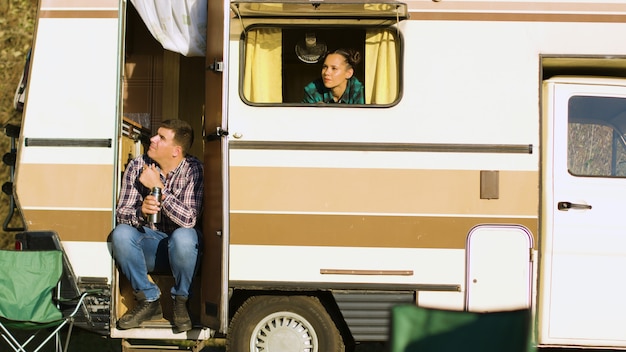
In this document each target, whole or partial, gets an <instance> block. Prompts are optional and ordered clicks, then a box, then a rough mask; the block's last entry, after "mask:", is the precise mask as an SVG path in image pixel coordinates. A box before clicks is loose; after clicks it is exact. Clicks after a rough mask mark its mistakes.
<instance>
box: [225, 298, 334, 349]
mask: <svg viewBox="0 0 626 352" xmlns="http://www.w3.org/2000/svg"><path fill="white" fill-rule="evenodd" d="M226 351H228V352H241V351H278V352H302V351H310V352H344V351H345V346H344V343H343V339H342V338H341V334H340V333H339V330H337V327H336V326H335V324H334V322H333V321H332V319H331V318H330V316H329V315H328V312H327V311H326V309H325V308H324V306H323V305H322V304H321V302H320V301H319V300H318V299H317V298H316V297H309V296H254V297H250V298H248V299H247V300H246V301H245V302H244V303H243V304H242V305H241V307H240V308H239V309H238V310H237V313H235V316H234V317H233V319H232V321H231V323H230V328H229V332H228V339H227V342H226Z"/></svg>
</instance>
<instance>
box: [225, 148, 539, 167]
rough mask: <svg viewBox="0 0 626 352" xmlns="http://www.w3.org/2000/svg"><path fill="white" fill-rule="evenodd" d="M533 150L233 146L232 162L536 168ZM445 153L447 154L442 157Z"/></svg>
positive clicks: (301, 164)
mask: <svg viewBox="0 0 626 352" xmlns="http://www.w3.org/2000/svg"><path fill="white" fill-rule="evenodd" d="M534 149H535V151H534V154H533V155H530V154H486V153H483V154H470V153H424V152H419V153H408V152H396V153H392V152H349V151H284V150H237V149H231V150H230V164H231V166H261V167H262V166H265V167H267V166H274V167H327V168H370V169H414V170H418V169H419V170H422V169H431V170H503V171H508V170H512V171H537V166H538V160H539V159H538V156H537V155H538V152H537V150H536V148H534ZM442 155H445V157H442Z"/></svg>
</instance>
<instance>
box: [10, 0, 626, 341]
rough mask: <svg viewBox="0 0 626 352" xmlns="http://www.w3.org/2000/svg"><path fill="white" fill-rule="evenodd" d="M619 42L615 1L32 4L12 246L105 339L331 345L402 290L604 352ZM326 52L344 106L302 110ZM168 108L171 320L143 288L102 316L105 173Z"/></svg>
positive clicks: (622, 227)
mask: <svg viewBox="0 0 626 352" xmlns="http://www.w3.org/2000/svg"><path fill="white" fill-rule="evenodd" d="M623 38H626V0H552V1H548V0H534V1H527V2H520V1H513V0H485V1H474V0H463V1H462V0H440V1H438V0H434V1H430V0H404V1H402V0H398V1H395V0H376V1H363V0H282V1H281V0H231V1H228V0H204V1H202V0H187V1H180V2H172V4H169V2H161V1H149V0H132V1H125V0H75V1H71V2H68V1H60V0H40V3H39V8H38V13H37V21H36V32H35V33H34V42H33V48H32V56H31V61H30V71H29V79H28V84H27V86H26V100H25V105H24V110H23V115H22V117H23V120H22V122H21V126H20V128H19V136H18V137H17V142H16V157H17V159H16V164H15V174H14V179H13V191H12V196H13V197H14V201H15V204H16V208H17V209H18V211H17V213H18V214H17V215H18V216H19V217H20V218H21V219H22V220H23V224H24V229H23V231H18V232H19V233H17V234H16V237H17V239H18V241H19V244H20V245H21V246H22V248H25V249H28V248H29V247H36V243H38V242H37V239H38V238H39V237H41V236H42V235H45V236H49V237H51V238H52V241H51V243H52V244H53V245H54V246H55V247H57V248H59V249H62V250H63V251H64V253H65V256H66V272H67V275H66V276H67V277H66V279H67V281H69V282H70V286H71V287H72V289H73V290H75V291H81V290H85V289H87V288H94V287H95V288H99V289H101V290H103V292H106V295H105V296H104V297H103V296H99V297H94V298H93V299H92V300H91V301H89V304H87V305H86V306H85V307H84V314H83V316H84V324H83V325H84V327H85V328H88V329H93V330H96V331H100V332H102V333H103V334H108V335H110V336H111V337H113V338H119V339H122V341H123V343H125V345H124V348H125V351H131V350H133V349H139V348H140V345H142V344H143V343H144V342H145V343H146V344H147V343H148V341H149V342H150V344H154V343H155V341H161V340H163V341H165V340H167V341H173V340H174V341H177V340H190V341H191V342H193V343H196V346H199V345H201V344H202V342H203V341H206V340H209V339H211V338H214V337H216V336H223V337H225V338H226V340H227V349H228V350H229V351H232V352H241V351H248V350H249V351H272V350H274V349H277V350H280V351H294V352H295V351H318V352H327V351H344V350H349V349H350V348H351V347H352V346H354V345H355V344H359V343H364V342H368V341H386V340H387V339H388V335H389V328H390V327H389V325H390V313H389V310H390V308H391V307H393V306H395V305H398V304H407V303H408V304H415V305H417V306H421V307H432V308H442V309H449V310H458V311H471V312H493V311H506V310H515V309H530V310H531V312H532V315H533V331H534V333H533V343H534V344H535V345H536V346H540V347H571V348H578V347H580V348H598V349H603V348H604V349H626V324H625V318H624V317H626V299H625V298H624V292H625V291H626V275H623V274H619V273H620V272H621V271H622V270H624V269H625V268H626V221H622V220H620V219H621V218H622V217H623V216H624V214H623V213H624V211H626V209H625V207H624V204H625V202H624V199H626V139H625V138H626V44H625V43H624V41H623ZM336 50H351V51H353V52H354V51H356V52H358V53H359V54H360V60H358V61H359V62H358V63H357V62H354V65H352V66H351V68H352V72H353V76H354V77H356V79H358V81H359V82H360V83H361V85H362V91H361V92H360V94H361V95H362V96H361V99H360V100H358V101H347V102H345V103H341V102H339V103H334V99H333V101H329V100H322V101H321V102H319V103H311V102H310V101H308V100H307V99H306V96H305V87H307V86H308V85H309V84H310V82H313V81H315V80H317V79H320V78H321V72H322V70H325V69H327V68H328V67H329V66H328V65H326V64H325V56H326V54H327V53H331V52H335V51H336ZM345 100H348V99H345ZM345 100H344V101H345ZM171 118H178V119H183V120H186V121H188V122H189V123H190V124H191V125H192V126H193V128H194V131H195V135H196V141H195V142H194V145H193V146H192V148H191V152H190V153H191V154H193V155H195V156H197V157H198V158H199V159H201V160H203V162H204V169H205V171H204V172H205V174H204V180H205V184H204V206H203V213H202V219H201V221H202V226H203V227H202V229H203V231H202V232H203V248H202V257H201V265H200V268H199V270H198V273H197V275H196V277H195V281H194V285H193V296H192V297H191V298H190V314H191V317H192V321H193V325H194V328H193V329H192V330H191V331H188V332H185V333H174V332H173V330H172V323H171V322H170V320H171V309H170V308H171V302H168V301H167V297H163V302H162V303H163V305H164V309H163V310H164V319H162V320H159V321H152V322H149V323H148V324H145V326H143V327H142V328H137V329H128V330H120V329H118V328H117V327H116V326H117V324H116V323H117V320H118V319H119V318H120V317H121V316H122V315H123V314H124V313H125V312H126V311H127V310H128V309H131V308H132V306H133V305H134V304H135V303H134V299H133V295H132V288H131V287H130V284H129V282H128V281H127V280H126V278H125V277H124V276H123V275H121V274H120V273H119V272H118V271H117V269H116V265H115V262H114V260H113V257H112V256H111V249H110V243H109V239H108V237H109V234H110V233H111V231H112V229H113V228H114V226H115V225H116V224H115V210H116V204H117V197H118V194H119V189H120V184H121V178H122V174H123V172H124V168H125V165H126V164H127V163H128V161H129V160H130V159H132V158H134V157H136V156H138V155H140V154H141V153H143V151H144V150H145V149H146V147H147V145H148V144H147V143H149V142H147V141H148V139H149V138H150V136H152V135H153V134H154V133H155V132H156V128H158V125H159V123H160V121H163V120H165V119H171ZM12 177H13V176H12ZM622 193H624V196H622ZM614 274H615V275H614ZM152 279H153V280H154V281H155V282H156V283H158V284H159V285H160V286H161V287H162V288H163V289H162V292H167V290H168V289H167V288H168V287H169V286H170V285H171V283H172V280H173V279H172V277H171V274H168V273H166V272H165V273H154V274H153V275H152ZM168 305H170V306H169V308H168ZM168 314H169V315H168ZM278 346H283V347H278ZM285 346H287V347H285Z"/></svg>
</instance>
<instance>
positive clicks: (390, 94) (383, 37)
mask: <svg viewBox="0 0 626 352" xmlns="http://www.w3.org/2000/svg"><path fill="white" fill-rule="evenodd" d="M398 56H399V52H398V48H397V43H396V39H395V37H394V35H393V33H392V32H391V31H388V30H380V29H370V30H367V32H366V35H365V63H366V65H367V67H366V69H365V103H366V104H389V103H392V102H393V101H395V100H396V98H397V97H398V88H399V82H398V77H399V75H398V67H399V57H398Z"/></svg>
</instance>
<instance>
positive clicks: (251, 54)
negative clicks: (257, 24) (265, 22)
mask: <svg viewBox="0 0 626 352" xmlns="http://www.w3.org/2000/svg"><path fill="white" fill-rule="evenodd" d="M277 77H278V78H280V77H282V33H281V30H280V29H279V28H259V29H252V30H250V31H248V32H247V34H246V64H245V69H244V75H243V95H244V97H245V98H246V99H248V100H249V101H251V102H253V103H282V101H283V86H282V79H277Z"/></svg>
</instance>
